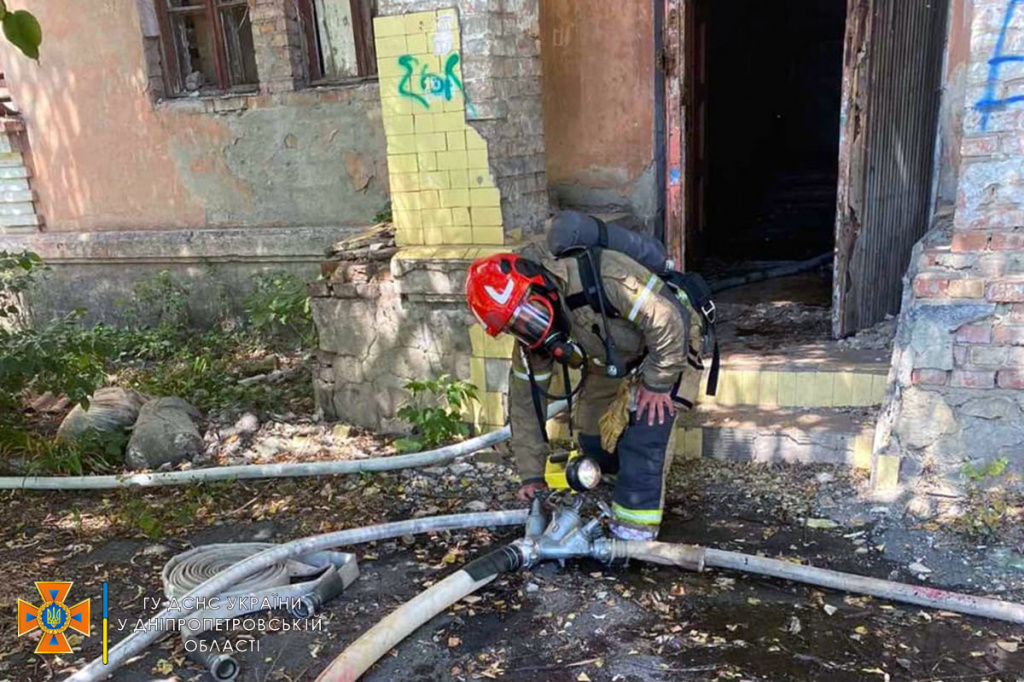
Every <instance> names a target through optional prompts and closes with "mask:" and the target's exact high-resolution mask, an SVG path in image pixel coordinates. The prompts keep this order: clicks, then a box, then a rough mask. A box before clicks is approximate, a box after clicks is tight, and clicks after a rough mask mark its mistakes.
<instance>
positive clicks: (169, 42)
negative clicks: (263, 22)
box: [156, 0, 259, 95]
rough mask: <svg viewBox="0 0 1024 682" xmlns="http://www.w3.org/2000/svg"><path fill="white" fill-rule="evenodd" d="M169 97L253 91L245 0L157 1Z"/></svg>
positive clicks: (252, 52) (255, 82)
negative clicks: (166, 66) (166, 67)
mask: <svg viewBox="0 0 1024 682" xmlns="http://www.w3.org/2000/svg"><path fill="white" fill-rule="evenodd" d="M156 3H157V8H158V11H159V18H160V24H161V34H162V38H163V44H164V55H165V62H166V64H167V65H168V69H167V74H166V77H167V87H168V94H171V95H185V94H202V93H214V92H223V91H230V90H252V89H254V88H255V87H256V86H257V85H258V84H259V78H258V76H257V73H256V53H255V48H254V46H253V39H252V23H251V20H250V16H249V3H248V1H247V0H156Z"/></svg>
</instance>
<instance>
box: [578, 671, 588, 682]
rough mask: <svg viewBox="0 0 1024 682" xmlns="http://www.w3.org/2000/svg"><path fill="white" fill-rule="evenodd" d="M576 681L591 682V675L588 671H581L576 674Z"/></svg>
mask: <svg viewBox="0 0 1024 682" xmlns="http://www.w3.org/2000/svg"><path fill="white" fill-rule="evenodd" d="M576 682H590V676H589V675H587V674H586V673H580V674H579V675H577V676H576Z"/></svg>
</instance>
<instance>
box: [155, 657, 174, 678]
mask: <svg viewBox="0 0 1024 682" xmlns="http://www.w3.org/2000/svg"><path fill="white" fill-rule="evenodd" d="M153 670H155V671H157V672H158V673H160V674H161V675H170V674H171V673H172V672H173V671H174V666H173V665H171V662H170V661H168V660H167V659H166V658H161V659H160V660H159V661H157V662H156V665H154V666H153Z"/></svg>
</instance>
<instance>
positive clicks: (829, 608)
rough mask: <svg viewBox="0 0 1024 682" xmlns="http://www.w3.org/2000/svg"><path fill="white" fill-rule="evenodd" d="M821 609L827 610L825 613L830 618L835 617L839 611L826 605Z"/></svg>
mask: <svg viewBox="0 0 1024 682" xmlns="http://www.w3.org/2000/svg"><path fill="white" fill-rule="evenodd" d="M821 608H823V609H825V613H827V614H828V615H830V616H831V615H834V614H835V612H836V611H838V610H839V609H837V608H836V607H834V606H832V605H831V604H825V605H824V606H822V607H821Z"/></svg>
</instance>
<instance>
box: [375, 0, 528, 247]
mask: <svg viewBox="0 0 1024 682" xmlns="http://www.w3.org/2000/svg"><path fill="white" fill-rule="evenodd" d="M451 10H454V13H453V14H451V15H450V16H454V17H455V22H456V25H455V26H454V29H455V31H456V34H457V35H456V40H455V41H453V43H452V44H451V47H452V50H453V51H455V52H457V53H458V54H459V56H460V59H459V62H458V64H459V69H458V73H460V74H461V75H462V85H463V89H464V97H463V96H462V93H461V92H460V91H459V88H458V86H457V85H456V86H455V88H454V96H453V97H452V98H451V101H450V102H449V105H452V104H453V105H454V106H447V107H444V108H443V111H446V112H449V111H460V110H461V111H464V112H465V121H466V122H467V124H468V125H469V126H470V127H471V128H472V129H473V130H474V131H476V133H479V136H481V137H482V138H483V140H484V141H485V143H486V151H487V153H488V157H489V161H488V163H489V165H488V168H487V170H489V171H490V178H489V179H488V178H485V183H484V184H486V182H487V181H488V180H489V182H491V183H493V185H494V186H496V187H497V189H498V190H499V191H500V193H501V213H502V215H501V218H502V225H501V226H502V227H503V228H504V233H505V237H506V241H517V240H518V239H520V238H522V237H523V236H528V235H530V234H535V233H537V232H539V231H541V230H542V229H543V226H544V220H545V218H546V217H547V213H548V198H547V180H546V175H545V141H544V123H543V102H542V100H541V80H542V79H541V61H540V33H539V31H540V29H539V24H538V21H539V19H538V17H539V0H378V13H379V15H380V16H381V17H396V16H411V15H414V14H416V13H418V12H434V11H440V13H439V16H441V15H445V14H446V11H451ZM445 30H448V29H447V26H446V29H445ZM413 33H416V32H415V31H414V32H413ZM431 35H433V32H429V31H428V32H427V36H428V40H429V37H430V36H431ZM396 37H397V36H396ZM426 47H427V52H434V53H435V55H436V56H438V57H445V58H446V57H447V56H448V55H447V52H446V51H445V50H438V47H439V45H438V44H431V45H427V46H426ZM410 50H411V51H410V52H409V53H408V54H410V55H415V53H416V51H415V50H412V48H410ZM442 53H444V54H442ZM377 56H378V64H379V65H380V66H379V68H380V69H381V97H382V100H383V102H384V104H385V110H386V111H387V110H388V105H389V104H391V105H392V106H397V102H399V101H400V100H401V99H408V98H407V97H405V96H404V95H402V93H401V89H402V79H401V76H402V75H403V73H404V72H403V71H402V70H401V69H400V68H399V69H398V70H395V69H396V67H397V66H398V65H397V60H398V59H399V58H401V57H402V56H404V55H403V54H391V51H390V50H389V49H388V47H385V48H383V49H382V47H381V42H380V36H378V38H377ZM440 66H442V67H443V66H444V65H443V64H441V65H440ZM441 70H442V69H438V71H441ZM386 72H387V73H386ZM388 75H391V76H397V77H392V78H388V77H387V76H388ZM426 99H427V101H428V103H429V106H427V107H424V106H423V105H422V104H420V103H417V102H412V103H411V104H410V105H409V107H408V109H407V110H406V109H404V108H403V109H400V110H399V113H402V114H403V115H404V114H405V112H406V111H408V113H409V114H412V115H414V116H420V117H422V116H424V115H426V114H430V113H432V112H436V111H437V110H438V109H437V107H438V104H439V102H438V98H436V97H427V98H426ZM460 104H461V105H462V108H461V109H460V108H459V106H460ZM442 106H443V105H442ZM392 110H393V109H392ZM408 132H410V131H407V130H393V131H389V141H391V140H392V138H393V136H394V135H405V134H408ZM411 132H414V133H415V134H417V135H421V134H426V135H430V131H429V130H423V132H422V133H421V131H420V130H419V129H416V128H414V129H413V131H411ZM471 137H472V136H471ZM423 149H424V150H425V153H427V154H430V153H431V152H430V150H431V149H432V148H431V147H430V146H427V147H423ZM417 151H419V150H417ZM436 151H456V152H457V151H460V150H459V149H458V148H450V149H449V148H446V149H445V150H441V149H437V150H435V152H436ZM391 153H392V152H391V151H390V150H389V155H390V154H391ZM457 169H458V168H450V169H449V170H457ZM416 170H418V171H421V172H422V171H428V172H431V171H435V170H437V169H436V168H432V167H429V166H428V167H420V168H418V169H416ZM472 170H477V169H475V168H474V169H472ZM392 173H394V171H392ZM392 182H393V183H394V179H393V180H392ZM429 189H434V188H433V186H431V187H430V188H429ZM438 189H445V188H443V187H441V188H438ZM392 191H397V190H395V188H394V187H392ZM442 208H444V207H442ZM400 227H401V226H400ZM452 227H459V226H458V225H452ZM463 227H464V226H463ZM473 227H475V225H473ZM456 232H457V231H454V230H452V231H450V234H451V235H455V234H456ZM413 243H415V242H413ZM435 243H440V244H453V243H457V244H466V243H477V244H479V243H485V244H494V243H496V242H495V241H493V240H487V241H481V240H480V239H478V238H475V237H474V238H473V239H472V240H469V241H467V240H466V239H463V238H460V237H454V236H452V237H447V236H446V238H445V239H443V240H441V241H440V242H435ZM497 243H500V242H497Z"/></svg>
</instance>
